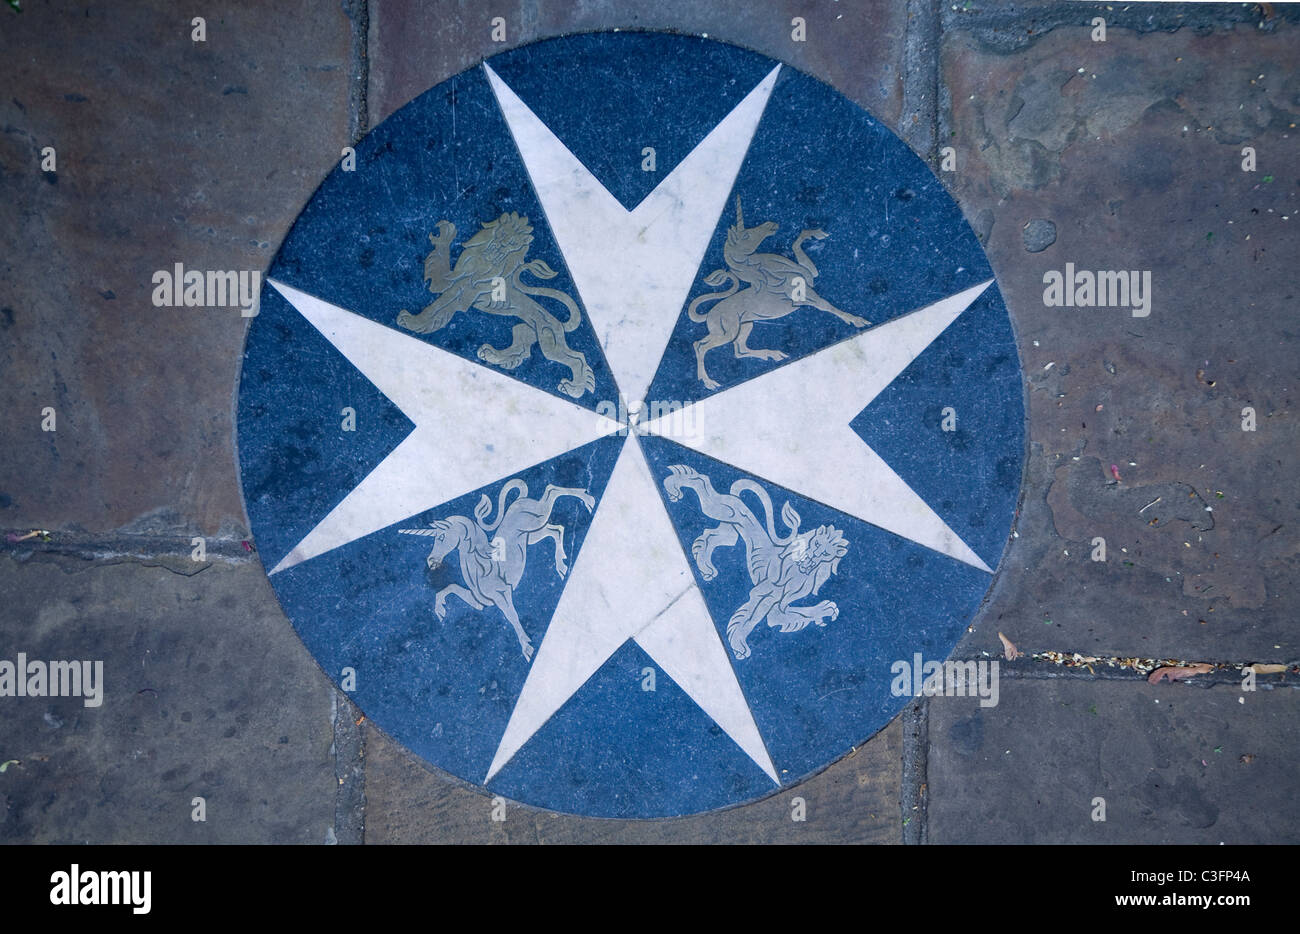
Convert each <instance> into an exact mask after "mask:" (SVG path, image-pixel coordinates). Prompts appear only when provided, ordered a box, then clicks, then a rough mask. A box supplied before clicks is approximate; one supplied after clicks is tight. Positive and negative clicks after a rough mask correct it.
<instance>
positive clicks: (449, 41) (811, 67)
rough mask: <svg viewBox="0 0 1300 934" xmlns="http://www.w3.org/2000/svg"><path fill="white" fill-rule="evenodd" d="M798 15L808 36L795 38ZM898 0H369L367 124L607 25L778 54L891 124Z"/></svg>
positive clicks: (897, 108)
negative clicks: (523, 54)
mask: <svg viewBox="0 0 1300 934" xmlns="http://www.w3.org/2000/svg"><path fill="white" fill-rule="evenodd" d="M496 16H500V17H503V18H504V19H505V21H506V41H505V42H504V43H495V42H493V41H492V26H491V20H492V18H493V17H496ZM796 16H799V17H803V19H804V21H805V28H806V30H807V32H806V36H807V38H806V40H805V41H803V42H795V41H793V40H792V38H791V33H792V29H791V25H790V22H791V20H792V19H793V18H794V17H796ZM906 27H907V8H906V4H904V3H889V2H884V0H869V2H857V3H834V2H827V0H780V2H773V3H764V4H762V5H750V4H734V5H733V4H709V3H698V2H694V0H628V2H622V3H581V4H567V3H540V4H539V3H533V2H528V0H509V2H505V3H500V4H495V5H494V6H493V7H492V8H491V9H490V10H489V9H487V8H485V7H483V6H482V5H481V4H478V3H473V2H467V0H459V2H452V3H440V4H428V3H419V2H414V0H399V2H394V0H374V2H372V3H371V4H370V94H369V98H368V100H369V105H370V122H371V125H372V126H373V125H374V124H376V123H378V122H379V121H380V120H383V119H384V118H385V117H387V116H388V115H389V114H391V113H392V112H393V111H394V110H396V109H397V108H399V107H401V106H402V105H403V104H405V103H406V102H407V101H409V100H410V99H411V98H413V97H415V96H416V95H417V94H420V93H421V92H423V91H426V90H428V89H429V88H431V87H433V86H434V85H435V84H438V83H439V82H441V81H444V80H446V79H447V78H450V77H451V76H452V75H456V74H459V73H460V72H462V71H464V70H465V69H466V68H469V67H471V66H472V65H475V64H477V63H478V62H479V61H481V60H482V59H483V58H485V57H488V56H491V55H495V54H496V53H497V52H500V51H503V50H504V49H507V48H513V47H515V46H518V45H524V44H526V43H529V42H532V41H534V40H537V39H544V38H548V37H550V36H556V35H562V34H564V33H570V32H588V31H592V30H603V29H617V28H621V29H649V30H663V31H668V32H678V33H688V34H696V35H698V34H702V33H703V34H707V35H708V36H709V37H711V38H715V39H719V40H721V41H723V42H730V43H732V44H735V45H741V46H745V47H747V48H751V49H753V50H755V51H757V52H762V53H763V54H764V55H768V56H771V57H772V58H776V59H779V60H781V61H784V62H788V63H789V64H791V65H793V66H795V67H796V68H799V69H801V70H803V71H806V72H808V73H809V74H812V75H815V76H817V77H819V78H821V79H822V80H823V81H827V82H829V83H830V84H832V85H834V86H835V87H836V88H837V89H838V90H839V91H840V92H841V93H843V94H845V95H846V96H847V97H849V98H850V99H852V100H854V101H856V102H857V103H858V104H859V105H861V106H863V107H865V108H866V109H868V110H869V111H871V112H872V113H873V114H874V115H876V116H877V117H879V118H880V119H881V120H883V121H884V122H885V123H886V124H888V125H889V126H896V124H897V123H898V119H899V114H900V112H901V108H902V93H903V90H902V89H903V85H902V62H903V40H904V36H905V32H906Z"/></svg>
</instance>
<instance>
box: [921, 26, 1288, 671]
mask: <svg viewBox="0 0 1300 934" xmlns="http://www.w3.org/2000/svg"><path fill="white" fill-rule="evenodd" d="M952 25H953V27H954V28H952V29H950V30H949V31H948V32H946V33H945V37H944V77H945V80H946V83H947V86H948V89H949V91H950V95H949V99H950V102H951V106H950V109H948V110H946V111H945V112H944V114H943V124H944V131H945V134H946V137H947V138H948V139H949V141H950V142H951V143H952V144H953V145H954V147H955V148H956V149H957V151H958V156H957V161H958V170H957V172H956V173H955V174H951V175H945V180H946V181H947V182H948V183H949V185H950V186H951V188H952V189H953V190H954V192H955V193H956V194H957V196H958V198H959V200H960V201H961V203H962V206H963V209H964V210H965V212H966V214H967V217H969V218H979V217H981V216H985V217H986V219H987V220H988V222H989V225H990V230H989V234H988V237H987V241H986V249H987V250H988V253H989V257H990V260H991V262H992V263H993V266H994V268H995V269H996V270H997V272H998V277H999V283H1000V284H1001V286H1002V289H1003V292H1004V294H1005V295H1006V296H1007V304H1008V306H1009V308H1010V309H1011V312H1012V315H1013V318H1014V320H1015V323H1016V325H1017V330H1018V332H1019V338H1020V347H1021V356H1022V360H1023V363H1024V367H1025V374H1026V379H1027V381H1028V386H1029V426H1030V440H1031V444H1032V455H1031V460H1030V469H1029V473H1030V475H1031V476H1035V477H1038V478H1039V480H1040V482H1038V483H1037V484H1034V485H1031V486H1030V487H1028V488H1027V489H1026V492H1025V500H1024V504H1023V507H1022V513H1021V523H1022V524H1021V527H1020V532H1021V535H1020V538H1019V539H1016V540H1015V541H1014V542H1013V545H1012V548H1011V550H1010V551H1009V553H1008V557H1007V563H1006V566H1005V567H1004V570H1003V574H1002V576H1001V578H1000V579H999V581H998V582H997V586H996V588H995V592H994V596H993V599H992V600H991V602H990V605H989V608H988V612H987V615H986V616H985V617H984V624H983V625H981V626H980V627H978V628H979V631H978V632H977V633H976V634H974V635H972V636H971V637H969V638H968V640H967V644H966V645H964V646H963V650H976V649H978V650H984V651H996V650H997V649H998V642H997V635H996V633H997V630H999V629H1001V630H1003V631H1004V632H1006V633H1007V635H1008V636H1010V637H1011V638H1012V639H1013V641H1015V642H1016V643H1017V644H1018V645H1019V646H1020V647H1021V648H1022V649H1026V650H1028V651H1038V650H1042V649H1059V650H1071V651H1080V652H1084V653H1087V654H1122V655H1129V654H1141V655H1154V654H1165V655H1174V656H1182V657H1197V658H1201V657H1205V658H1211V659H1216V660H1226V659H1233V660H1238V661H1241V660H1246V661H1249V660H1259V659H1271V658H1275V657H1276V658H1277V659H1279V660H1284V659H1287V658H1290V657H1292V656H1293V655H1294V654H1295V644H1294V627H1293V625H1292V623H1291V620H1293V619H1294V617H1295V611H1296V609H1297V604H1298V603H1300V594H1298V592H1297V588H1296V586H1295V585H1294V582H1293V581H1294V570H1295V563H1296V556H1297V552H1298V550H1300V537H1298V536H1297V531H1296V530H1297V524H1296V520H1297V518H1300V516H1297V513H1296V510H1297V508H1300V496H1297V494H1298V493H1300V484H1298V483H1297V480H1296V477H1295V473H1294V471H1292V470H1290V469H1289V467H1288V464H1289V463H1290V453H1289V452H1292V451H1294V450H1295V449H1296V446H1297V443H1298V442H1300V435H1298V434H1297V428H1296V423H1295V418H1294V415H1293V414H1292V413H1291V412H1290V405H1291V402H1290V398H1291V396H1290V393H1291V392H1293V391H1294V386H1295V367H1294V363H1293V361H1294V359H1295V355H1296V352H1297V346H1296V341H1297V334H1296V333H1295V332H1294V329H1292V328H1290V327H1288V326H1287V325H1286V324H1285V323H1284V321H1285V319H1284V314H1285V309H1286V308H1287V307H1289V305H1290V303H1291V301H1292V299H1293V297H1294V291H1295V276H1294V270H1293V268H1292V264H1291V263H1290V261H1289V257H1293V256H1295V255H1297V253H1300V228H1298V227H1297V226H1296V224H1297V221H1298V220H1300V218H1297V217H1296V216H1295V215H1294V212H1295V211H1297V210H1298V209H1300V197H1298V196H1297V191H1298V190H1300V187H1298V186H1300V179H1297V177H1296V176H1297V173H1296V172H1295V171H1294V167H1295V165H1296V164H1297V161H1298V160H1297V155H1300V136H1297V131H1296V128H1295V126H1294V124H1295V123H1296V122H1297V119H1298V118H1300V100H1297V91H1300V85H1298V84H1297V82H1298V81H1300V76H1298V75H1300V72H1298V71H1297V68H1296V64H1297V57H1296V52H1295V39H1296V27H1295V26H1294V25H1293V24H1291V23H1289V22H1283V23H1280V24H1278V25H1277V26H1276V29H1275V30H1274V31H1273V32H1262V31H1259V30H1254V29H1248V28H1245V27H1244V26H1242V27H1238V28H1236V29H1227V28H1219V29H1201V30H1192V29H1184V30H1179V31H1176V32H1153V33H1147V34H1138V33H1135V32H1134V31H1132V30H1129V29H1125V28H1119V27H1112V28H1111V29H1110V30H1109V31H1108V38H1107V41H1106V42H1104V43H1100V42H1096V43H1094V42H1092V41H1091V40H1090V38H1089V30H1088V29H1087V28H1084V27H1082V26H1078V27H1075V26H1061V27H1059V28H1057V29H1054V30H1052V31H1050V32H1048V33H1047V34H1045V35H1041V36H1040V37H1038V38H1036V39H1035V41H1033V42H1031V43H1030V44H1028V45H1026V46H1024V47H1023V48H1022V49H1021V50H1020V51H1018V52H1017V53H1016V54H1012V55H1006V54H999V53H998V52H995V51H990V49H989V47H988V46H987V44H986V43H985V42H984V39H983V37H982V36H980V35H977V34H975V33H968V32H965V31H963V30H962V29H961V28H960V20H955V21H953V23H952ZM1080 70H1081V71H1080ZM1261 75H1262V76H1263V77H1262V78H1261V77H1260V76H1261ZM1246 144H1249V145H1252V146H1254V147H1255V148H1256V150H1257V154H1258V158H1259V160H1260V162H1259V170H1258V171H1257V172H1254V173H1247V172H1243V171H1241V162H1242V158H1243V157H1242V155H1241V149H1242V147H1243V145H1246ZM986 212H987V214H986ZM1034 218H1047V219H1051V220H1052V221H1053V222H1054V223H1055V224H1056V227H1057V230H1058V238H1057V240H1056V242H1055V243H1054V244H1053V245H1051V246H1050V247H1048V248H1047V249H1045V250H1044V251H1042V252H1041V253H1037V254H1033V255H1030V254H1027V253H1026V252H1025V249H1024V242H1023V239H1022V229H1023V227H1024V225H1025V224H1026V223H1027V222H1029V221H1030V220H1032V219H1034ZM1284 218H1286V219H1284ZM1066 263H1073V264H1074V266H1075V268H1076V269H1080V270H1084V269H1086V270H1093V271H1095V270H1110V269H1117V268H1123V269H1137V270H1147V271H1150V272H1151V276H1152V293H1153V298H1152V302H1151V308H1150V314H1149V316H1148V317H1133V316H1132V312H1131V311H1130V310H1129V309H1126V308H1077V307H1076V308H1060V307H1050V308H1049V307H1045V305H1044V300H1043V293H1044V284H1043V276H1044V273H1046V272H1047V271H1049V270H1058V271H1063V270H1064V269H1065V264H1066ZM1247 406H1249V407H1251V408H1253V409H1254V410H1255V412H1256V420H1257V430H1256V431H1254V432H1245V431H1242V428H1241V426H1242V411H1243V409H1244V408H1245V407H1247ZM1112 465H1114V467H1115V470H1116V471H1117V472H1118V474H1119V477H1120V479H1119V480H1118V481H1116V479H1115V476H1114V474H1113V473H1112V470H1111V467H1112ZM1157 499H1158V500H1159V501H1158V502H1155V501H1156V500H1157ZM1153 502H1154V505H1152V506H1150V507H1147V504H1148V503H1153ZM1207 507H1208V508H1209V509H1210V510H1212V511H1208V512H1207V511H1206V509H1207ZM1096 537H1101V538H1104V539H1105V542H1106V548H1107V561H1106V563H1104V564H1101V563H1094V562H1093V561H1091V560H1090V556H1091V554H1092V551H1093V547H1094V546H1093V544H1092V542H1093V540H1094V538H1096ZM1049 620H1050V621H1051V622H1050V623H1049V622H1048V621H1049Z"/></svg>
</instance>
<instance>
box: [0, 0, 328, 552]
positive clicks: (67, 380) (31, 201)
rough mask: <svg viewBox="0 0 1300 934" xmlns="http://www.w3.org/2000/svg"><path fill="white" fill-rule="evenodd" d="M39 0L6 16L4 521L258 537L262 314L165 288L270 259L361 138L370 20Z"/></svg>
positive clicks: (324, 11)
mask: <svg viewBox="0 0 1300 934" xmlns="http://www.w3.org/2000/svg"><path fill="white" fill-rule="evenodd" d="M22 7H23V9H22V12H21V13H15V12H13V11H12V10H10V9H6V10H5V11H4V12H5V17H4V26H3V29H0V56H3V58H4V61H5V62H6V63H7V67H6V78H7V80H6V91H5V94H4V99H3V101H0V125H2V126H3V128H4V132H3V133H2V134H0V205H3V208H0V213H2V214H3V216H4V218H5V222H4V223H3V224H0V245H2V246H3V254H4V260H3V263H0V334H2V335H3V336H2V337H0V370H3V372H4V374H5V381H4V388H3V389H2V390H0V393H3V400H4V404H3V406H2V407H0V408H2V409H3V414H0V419H2V420H3V421H2V422H0V424H2V425H3V429H2V430H3V434H4V437H5V442H6V443H5V445H4V449H3V451H0V525H3V526H5V527H9V528H13V527H18V526H27V527H39V528H47V529H65V528H80V529H83V530H86V531H90V532H105V531H108V530H113V529H118V528H120V527H128V526H129V527H131V528H132V529H134V530H136V531H157V530H161V529H167V530H173V529H195V530H198V531H200V532H203V533H206V534H215V533H217V532H218V531H224V532H226V533H228V534H237V533H238V532H239V530H240V529H241V528H243V527H244V517H243V510H242V506H241V504H240V499H239V489H238V485H237V482H236V479H235V471H234V468H233V461H234V457H233V451H232V442H231V436H232V424H231V393H232V390H233V387H234V384H235V381H236V377H237V375H238V365H239V364H238V361H239V348H240V347H241V345H242V342H243V339H244V333H245V330H246V327H247V323H248V322H247V319H244V318H241V316H240V315H241V312H240V309H239V308H231V307H213V308H195V307H188V308H187V307H181V308H174V307H155V306H154V304H153V302H152V299H153V293H154V289H155V286H154V284H153V282H152V276H153V274H154V273H155V271H157V270H169V271H170V270H172V269H173V268H174V264H176V263H181V264H183V266H184V268H185V269H187V270H246V271H257V272H258V273H259V274H260V272H261V271H264V270H265V268H266V265H267V264H268V263H269V261H270V258H271V257H272V256H273V255H274V253H275V250H276V247H277V246H278V245H279V242H280V239H281V238H282V237H283V236H284V233H285V232H286V230H287V229H288V226H289V224H290V223H291V222H292V220H293V218H294V217H295V216H296V215H297V212H298V210H299V208H300V207H301V205H302V202H303V201H304V200H305V199H306V197H307V196H308V195H309V194H310V193H311V191H312V190H313V189H314V188H315V187H316V185H317V184H319V182H320V179H321V177H322V176H323V175H324V174H325V172H326V171H328V169H329V167H330V166H331V165H332V164H333V163H334V162H336V161H337V160H338V158H339V155H340V151H341V148H342V147H343V146H345V145H347V143H348V142H349V139H348V138H347V127H348V115H347V102H348V88H347V82H348V71H349V50H350V39H349V28H348V21H347V19H346V17H345V16H344V14H343V12H342V10H341V9H340V7H339V5H338V4H324V5H322V4H317V3H310V2H293V3H284V4H275V5H268V4H260V3H235V4H220V5H218V6H217V7H214V8H213V9H212V10H210V11H208V12H207V15H206V23H205V29H206V41H203V42H195V41H193V39H192V33H193V29H194V28H195V27H193V26H192V25H191V20H192V17H193V16H195V15H198V12H202V11H197V12H196V11H190V10H184V9H180V8H178V7H176V6H175V5H174V4H171V3H167V2H149V3H132V4H128V5H122V4H113V3H90V4H80V5H77V6H75V7H72V6H68V5H66V4H48V5H47V4H23V5H22ZM45 147H53V149H54V151H55V159H56V162H55V171H49V172H43V171H42V170H41V166H42V151H43V150H44V149H45ZM46 407H49V408H52V409H54V413H55V422H54V427H55V430H54V431H53V432H47V431H43V430H42V422H43V416H42V411H43V410H44V409H45V408H46Z"/></svg>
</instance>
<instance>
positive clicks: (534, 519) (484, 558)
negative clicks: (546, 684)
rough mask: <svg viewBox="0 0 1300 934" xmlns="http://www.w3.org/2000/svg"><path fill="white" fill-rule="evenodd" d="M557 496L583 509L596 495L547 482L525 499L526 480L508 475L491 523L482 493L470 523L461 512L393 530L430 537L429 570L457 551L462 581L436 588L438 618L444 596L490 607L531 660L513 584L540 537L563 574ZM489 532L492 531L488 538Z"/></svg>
mask: <svg viewBox="0 0 1300 934" xmlns="http://www.w3.org/2000/svg"><path fill="white" fill-rule="evenodd" d="M510 493H517V494H518V496H517V497H516V498H515V500H514V502H512V503H511V504H510V505H509V507H507V506H506V497H507V496H509V494H510ZM561 496H574V497H577V498H578V499H579V500H581V501H582V504H583V505H584V506H586V507H587V510H588V511H590V510H591V509H592V508H594V507H595V505H596V500H595V498H593V497H592V496H591V495H590V494H589V493H588V492H587V491H586V490H580V489H576V488H572V487H561V486H550V485H549V484H548V485H547V487H546V490H545V491H544V492H543V493H542V496H541V498H540V499H528V485H527V484H526V483H524V481H522V480H511V481H509V482H508V483H506V484H505V485H504V486H503V487H501V492H500V493H499V494H497V518H496V520H495V521H493V522H488V521H487V517H488V516H489V515H491V513H492V500H491V499H489V498H488V497H487V495H486V494H484V495H483V497H482V498H481V499H480V500H479V503H478V505H477V506H476V507H474V521H473V522H471V521H470V520H469V519H468V518H466V517H465V516H449V517H448V518H446V519H439V520H438V521H436V522H433V523H431V524H430V526H429V528H427V529H398V531H399V532H400V533H402V534H404V535H423V536H429V537H432V538H433V549H432V550H431V551H430V552H429V556H428V557H427V558H426V559H425V562H426V563H427V564H428V566H429V568H430V569H436V568H438V567H439V566H440V565H441V564H442V561H443V559H444V558H445V557H447V555H449V554H451V552H453V551H455V552H457V554H458V557H459V559H460V576H461V579H462V580H464V582H465V585H464V586H461V585H460V584H449V585H448V586H446V587H444V588H442V590H440V591H438V595H437V596H436V597H435V598H434V601H433V611H434V612H435V613H437V614H438V619H446V617H447V597H448V596H453V597H460V599H462V600H464V601H465V602H466V603H468V604H469V605H470V606H471V607H473V608H474V609H476V610H481V609H484V608H485V607H487V606H489V605H491V606H495V607H496V608H497V609H498V610H500V611H501V615H502V616H504V617H505V618H506V621H507V622H508V623H510V626H511V627H512V628H513V629H514V631H515V635H516V636H518V637H519V647H520V649H522V650H523V653H524V658H526V659H530V660H531V659H532V657H533V643H532V640H531V639H529V638H528V633H526V632H525V631H524V627H523V624H522V623H520V621H519V613H518V612H517V611H516V610H515V602H514V595H515V588H516V587H518V586H519V581H520V579H521V578H522V577H523V576H524V566H525V565H526V564H527V561H528V546H529V545H536V544H537V543H538V542H540V541H542V540H543V539H547V538H549V539H551V540H552V541H553V542H554V543H555V573H556V574H558V575H560V576H561V577H563V576H564V575H565V574H567V573H568V571H569V564H568V556H567V555H566V554H565V553H564V526H562V525H557V524H555V523H552V522H551V510H552V509H554V508H555V501H556V500H557V499H558V498H559V497H561ZM492 532H495V533H496V535H495V536H493V538H492V539H491V541H489V540H488V535H489V533H492Z"/></svg>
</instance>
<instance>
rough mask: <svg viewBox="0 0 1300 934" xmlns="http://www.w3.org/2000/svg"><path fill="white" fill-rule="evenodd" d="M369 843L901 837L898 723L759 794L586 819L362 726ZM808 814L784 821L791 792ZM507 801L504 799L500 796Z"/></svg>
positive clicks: (887, 840)
mask: <svg viewBox="0 0 1300 934" xmlns="http://www.w3.org/2000/svg"><path fill="white" fill-rule="evenodd" d="M364 728H365V736H366V843H406V844H410V843H625V844H626V843H633V844H636V843H650V844H654V843H879V844H893V843H901V842H902V837H901V834H900V831H899V825H900V823H901V821H900V818H899V798H898V787H899V779H900V776H901V756H902V745H903V739H902V725H901V720H895V721H894V722H893V723H891V724H890V725H889V726H888V727H886V728H885V729H884V730H882V731H881V732H880V733H879V734H877V735H876V736H875V737H874V738H873V739H871V740H870V741H869V742H867V743H866V744H865V745H863V746H860V747H859V748H858V749H857V750H856V751H855V752H853V753H851V754H850V755H848V756H846V757H845V758H843V759H841V760H840V761H839V762H837V763H835V764H834V765H832V766H831V767H830V768H828V769H826V770H825V771H823V772H822V773H821V774H819V775H815V776H813V777H812V778H810V779H808V780H807V781H806V782H803V783H802V784H799V785H795V786H793V787H790V788H784V789H782V790H781V791H780V792H779V793H777V794H774V795H771V796H769V797H767V798H764V799H763V800H762V801H758V802H755V803H754V804H749V805H745V806H743V807H737V808H729V809H726V810H721V811H714V812H712V813H710V814H705V815H700V816H697V817H687V818H679V819H675V820H654V821H621V820H593V819H590V818H581V817H574V816H571V815H567V814H558V813H555V812H547V811H540V810H537V809H535V808H529V807H522V806H520V805H517V804H515V803H514V802H510V801H506V802H504V808H505V810H504V813H505V818H506V819H505V820H504V821H494V820H493V819H492V812H493V808H494V799H492V798H489V797H487V796H486V795H484V794H482V793H480V792H478V791H475V790H474V789H472V788H470V787H469V786H468V785H465V784H463V783H461V782H458V781H457V780H456V779H454V778H452V777H451V776H449V775H447V774H445V773H439V772H434V771H431V770H429V769H428V768H427V767H426V766H424V765H422V764H421V763H420V762H419V761H418V760H417V759H415V758H414V757H413V756H412V755H411V754H410V753H409V752H407V751H406V750H405V749H403V748H402V747H401V746H399V745H398V744H396V743H394V742H393V741H392V740H391V739H389V738H388V737H387V736H385V735H384V733H383V732H382V731H380V730H377V729H375V728H373V727H371V726H370V725H369V723H366V724H364ZM796 797H799V798H802V799H803V801H804V811H805V815H806V819H805V820H804V821H801V822H796V821H794V820H792V819H791V815H792V813H793V809H794V805H793V804H792V802H793V799H794V798H796ZM502 800H504V799H502Z"/></svg>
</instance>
